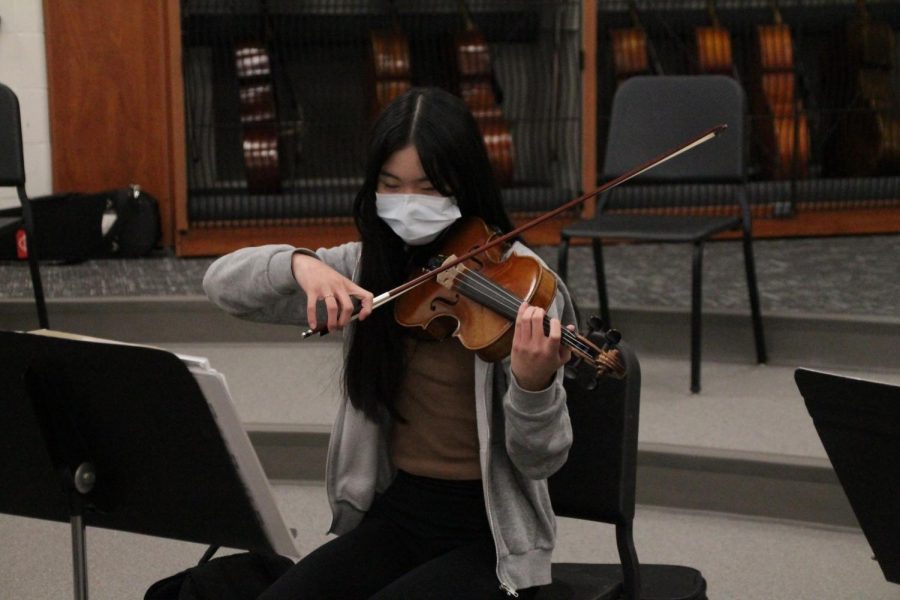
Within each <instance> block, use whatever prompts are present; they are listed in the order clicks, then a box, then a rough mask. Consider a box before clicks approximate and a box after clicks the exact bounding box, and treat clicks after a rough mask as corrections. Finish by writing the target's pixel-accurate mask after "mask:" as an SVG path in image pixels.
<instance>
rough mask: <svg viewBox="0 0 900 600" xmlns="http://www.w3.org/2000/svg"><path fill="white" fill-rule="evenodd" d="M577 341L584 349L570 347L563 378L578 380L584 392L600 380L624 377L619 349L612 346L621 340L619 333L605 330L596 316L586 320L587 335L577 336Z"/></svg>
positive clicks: (609, 329)
mask: <svg viewBox="0 0 900 600" xmlns="http://www.w3.org/2000/svg"><path fill="white" fill-rule="evenodd" d="M577 337H578V341H579V342H581V344H580V345H583V346H584V347H585V348H584V350H586V351H583V350H581V349H579V347H578V346H573V348H572V360H570V361H569V363H568V364H567V365H566V367H565V369H566V377H568V378H570V379H579V380H581V381H582V384H583V385H584V386H585V388H586V389H589V390H592V389H594V388H596V387H597V383H598V382H599V381H600V379H601V378H603V377H612V378H613V379H623V378H624V377H625V375H627V373H626V371H625V365H624V363H623V362H622V357H621V355H620V354H619V349H618V348H617V347H616V346H617V345H618V343H619V342H620V341H621V340H622V334H621V333H620V332H619V331H618V330H616V329H611V328H608V327H606V325H605V323H603V321H602V320H601V319H600V318H599V317H597V316H592V317H590V318H589V319H588V333H587V335H585V336H582V335H579V336H577Z"/></svg>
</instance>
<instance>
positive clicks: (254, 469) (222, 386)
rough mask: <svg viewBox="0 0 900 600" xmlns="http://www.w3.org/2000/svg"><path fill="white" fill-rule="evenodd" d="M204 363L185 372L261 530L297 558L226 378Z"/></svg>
mask: <svg viewBox="0 0 900 600" xmlns="http://www.w3.org/2000/svg"><path fill="white" fill-rule="evenodd" d="M204 360H205V359H204ZM206 364H207V366H206V367H202V366H198V365H196V364H188V370H190V372H191V373H192V374H193V375H194V378H195V379H196V380H197V383H198V384H199V386H200V390H201V391H202V392H203V395H204V396H205V397H206V402H207V403H208V404H209V408H210V410H211V411H212V414H213V416H214V417H215V419H216V422H217V423H218V425H219V431H220V432H221V433H222V439H224V440H225V444H226V446H228V451H229V452H230V453H231V457H232V459H233V460H234V463H235V465H236V467H237V472H238V474H239V475H240V478H241V481H243V483H244V486H245V487H246V488H247V493H248V495H249V496H250V502H251V503H252V504H253V507H254V508H255V509H256V511H257V514H258V515H259V517H260V522H261V523H262V525H263V530H264V531H265V532H266V536H267V537H268V538H269V541H270V542H271V543H272V546H273V547H274V548H275V551H276V552H278V553H279V554H283V555H285V556H293V557H295V558H299V557H300V552H299V550H298V549H297V546H296V544H295V543H294V539H293V537H292V536H291V534H290V532H289V531H288V528H287V525H286V524H285V522H284V518H283V516H282V514H281V511H280V510H279V509H278V505H277V504H276V503H275V498H274V497H273V496H272V488H271V486H270V485H269V480H268V479H267V478H266V475H265V472H264V471H263V468H262V465H261V464H260V462H259V457H258V456H257V455H256V452H255V451H254V450H253V445H252V444H251V443H250V438H249V437H248V436H247V432H246V431H244V428H243V426H242V425H241V422H240V420H239V419H238V416H237V412H236V411H235V409H234V403H233V402H232V401H231V394H230V392H229V391H228V383H227V382H226V381H225V376H224V375H222V374H221V373H219V372H218V371H216V370H215V369H212V368H210V367H209V366H208V364H209V363H208V361H207V363H206Z"/></svg>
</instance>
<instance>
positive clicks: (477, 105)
mask: <svg viewBox="0 0 900 600" xmlns="http://www.w3.org/2000/svg"><path fill="white" fill-rule="evenodd" d="M459 4H460V11H461V12H462V16H463V21H464V24H465V26H464V28H463V30H462V31H460V32H459V33H457V34H456V36H455V38H454V42H453V48H454V57H455V58H456V72H457V74H458V77H459V84H458V92H459V96H460V97H461V98H462V99H463V102H465V103H466V106H467V107H468V108H469V110H470V111H471V112H472V116H473V117H475V121H476V122H477V123H478V128H479V129H480V130H481V135H482V137H483V138H484V144H485V146H486V147H487V153H488V158H489V159H490V162H491V166H492V167H493V168H494V174H495V176H496V178H497V182H498V183H499V184H500V185H504V184H508V183H509V182H511V181H512V178H513V145H512V134H511V133H510V130H509V125H508V124H507V123H506V119H504V117H503V110H502V109H501V108H500V101H499V97H498V96H499V94H498V91H497V90H498V86H497V83H496V81H497V79H496V76H495V74H494V71H493V68H492V67H491V56H490V51H489V49H488V45H487V41H486V40H485V37H484V35H483V34H482V33H481V32H480V31H479V30H478V27H477V26H476V25H475V22H474V21H473V20H472V15H471V13H470V12H469V7H468V6H467V5H466V3H465V1H464V0H459Z"/></svg>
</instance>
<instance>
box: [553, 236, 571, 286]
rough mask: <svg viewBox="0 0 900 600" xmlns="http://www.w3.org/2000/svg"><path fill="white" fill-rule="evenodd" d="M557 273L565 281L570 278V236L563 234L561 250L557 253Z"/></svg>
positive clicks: (560, 240)
mask: <svg viewBox="0 0 900 600" xmlns="http://www.w3.org/2000/svg"><path fill="white" fill-rule="evenodd" d="M556 257H557V258H556V274H557V275H559V278H560V279H562V280H563V281H564V282H566V283H568V278H569V237H568V236H566V235H563V236H561V237H560V239H559V250H557V254H556Z"/></svg>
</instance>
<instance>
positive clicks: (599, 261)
mask: <svg viewBox="0 0 900 600" xmlns="http://www.w3.org/2000/svg"><path fill="white" fill-rule="evenodd" d="M591 242H592V243H591V245H592V246H593V248H594V271H595V272H596V274H597V301H598V302H599V303H600V318H601V319H603V323H604V324H605V325H606V327H612V319H611V318H610V316H609V298H607V296H606V271H605V270H604V268H603V241H602V240H599V239H596V238H595V239H593V240H591Z"/></svg>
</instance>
